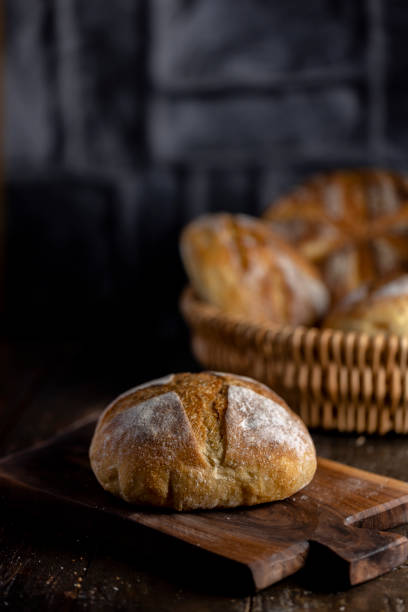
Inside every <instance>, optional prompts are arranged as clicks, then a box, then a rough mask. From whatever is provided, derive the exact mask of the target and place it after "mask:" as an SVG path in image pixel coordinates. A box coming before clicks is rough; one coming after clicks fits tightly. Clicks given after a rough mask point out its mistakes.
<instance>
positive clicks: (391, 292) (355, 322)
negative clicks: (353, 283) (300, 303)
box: [324, 274, 408, 336]
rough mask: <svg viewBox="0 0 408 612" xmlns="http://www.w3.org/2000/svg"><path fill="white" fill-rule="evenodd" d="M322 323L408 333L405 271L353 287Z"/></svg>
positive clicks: (400, 333) (359, 328)
mask: <svg viewBox="0 0 408 612" xmlns="http://www.w3.org/2000/svg"><path fill="white" fill-rule="evenodd" d="M324 327H331V328H334V329H342V330H344V331H361V332H365V333H368V334H377V333H379V332H386V333H392V334H397V335H400V336H401V335H402V336H403V335H408V274H403V275H399V276H394V277H392V278H390V279H388V280H383V281H379V282H374V283H370V284H366V285H362V286H361V287H359V288H358V289H355V290H354V291H353V292H352V293H351V294H350V295H349V296H347V297H346V298H345V299H344V300H343V301H342V302H340V304H339V305H338V306H337V307H336V308H334V310H333V312H331V313H330V314H329V315H328V317H327V318H326V320H325V321H324Z"/></svg>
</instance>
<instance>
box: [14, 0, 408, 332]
mask: <svg viewBox="0 0 408 612" xmlns="http://www.w3.org/2000/svg"><path fill="white" fill-rule="evenodd" d="M407 28H408V5H407V4H406V3H404V2H402V0H399V1H398V0H389V1H388V2H386V1H385V0H364V1H362V0H309V1H308V2H300V1H297V2H295V1H294V0H285V1H284V2H282V1H279V0H270V1H267V0H150V1H149V0H116V2H106V1H104V0H86V1H85V0H7V2H6V88H5V91H6V172H7V195H8V197H7V203H8V246H7V269H6V291H7V294H6V295H7V313H8V328H9V330H10V332H11V333H14V334H17V333H19V334H31V335H32V334H44V333H47V334H55V333H57V334H62V335H66V334H68V335H70V334H72V333H76V332H78V331H82V330H84V329H86V330H88V331H92V332H96V333H103V330H106V329H107V328H109V329H110V330H111V331H112V332H113V333H114V334H115V333H117V334H123V333H125V334H128V333H129V331H132V333H133V332H134V333H135V334H136V335H137V334H140V333H142V332H143V330H146V329H149V328H150V329H153V330H154V333H155V334H157V337H158V338H160V337H167V338H174V341H176V340H177V337H178V335H177V334H178V330H179V325H180V324H179V321H178V320H177V318H175V313H176V309H177V305H176V302H177V296H178V293H179V291H180V288H181V286H182V284H183V282H184V277H183V273H182V271H181V267H180V263H179V260H178V255H177V244H176V239H177V234H178V231H179V229H180V227H181V226H182V225H183V223H185V222H186V221H187V220H188V219H190V218H192V217H194V216H196V215H197V214H199V213H201V212H203V211H207V210H211V211H214V210H220V209H223V210H229V211H245V212H250V213H254V214H256V213H258V212H260V211H261V210H262V209H263V208H264V206H265V205H266V204H267V203H268V201H269V200H271V199H272V198H273V197H275V196H276V195H278V194H280V193H282V192H283V191H285V190H286V189H287V188H288V187H289V186H291V185H293V184H294V183H296V182H298V181H299V180H301V179H302V178H304V177H306V176H308V175H309V174H311V173H313V172H315V171H316V170H320V169H325V168H332V167H337V166H340V167H344V166H356V165H357V166H362V165H384V166H388V167H395V168H398V169H406V168H407V167H408V163H407V162H408V150H407V144H408V122H407V120H406V110H405V109H406V101H408V84H407V80H406V69H407V64H408V60H407V57H408V45H407V31H408V30H407Z"/></svg>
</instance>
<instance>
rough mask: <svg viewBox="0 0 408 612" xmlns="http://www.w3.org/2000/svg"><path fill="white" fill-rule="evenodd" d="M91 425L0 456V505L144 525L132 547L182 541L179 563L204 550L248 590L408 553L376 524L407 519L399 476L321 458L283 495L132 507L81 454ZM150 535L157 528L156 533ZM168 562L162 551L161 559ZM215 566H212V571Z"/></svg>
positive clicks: (363, 575)
mask: <svg viewBox="0 0 408 612" xmlns="http://www.w3.org/2000/svg"><path fill="white" fill-rule="evenodd" d="M94 426H95V417H93V418H92V419H88V420H87V421H85V422H82V423H80V424H76V425H74V426H72V428H70V429H69V430H67V431H65V432H64V433H62V434H61V435H58V436H56V437H54V438H52V439H50V440H48V441H46V442H45V443H43V444H41V445H39V446H37V447H34V448H31V449H29V450H26V451H23V452H20V453H16V454H14V455H10V456H8V457H6V458H4V459H2V460H1V461H0V496H1V500H2V503H3V504H4V503H5V502H8V503H9V504H16V503H17V504H18V505H20V506H21V505H22V502H24V509H26V510H27V511H28V512H30V511H34V510H35V509H37V510H38V508H41V511H43V509H44V508H46V507H53V514H54V516H55V514H56V513H55V504H58V506H59V507H60V508H63V507H65V508H67V507H69V508H70V510H69V512H70V513H71V514H70V516H71V520H73V517H74V516H77V515H78V518H79V519H80V520H82V517H84V516H85V514H87V515H88V516H89V512H91V515H92V517H93V521H92V522H93V523H95V524H96V523H97V521H96V520H94V519H96V518H97V517H98V516H103V517H104V518H105V519H107V520H108V522H109V524H110V528H109V529H108V530H106V527H105V528H104V530H103V533H102V534H101V537H103V535H104V534H105V533H107V531H111V532H113V533H115V531H114V525H115V521H116V524H117V522H118V520H119V522H120V523H121V525H122V526H123V525H125V526H126V533H127V534H129V538H130V537H131V535H130V534H131V533H134V528H135V526H137V529H136V533H137V534H140V533H141V531H143V532H144V540H143V539H142V538H140V537H139V535H138V536H137V540H136V541H137V543H138V546H139V548H140V546H141V542H142V541H144V542H146V541H147V542H149V538H150V542H152V541H153V540H152V538H153V537H154V538H155V539H154V542H155V544H154V546H155V554H157V556H158V555H159V554H160V556H162V555H163V554H165V553H164V549H165V547H166V546H167V545H168V543H169V541H171V542H178V543H180V541H182V542H184V543H187V545H186V546H187V547H186V549H185V551H184V552H183V556H184V558H185V559H187V561H188V560H189V559H192V558H193V557H189V551H190V552H192V551H195V552H197V549H199V550H200V551H207V553H211V555H210V557H211V558H212V559H216V560H218V561H220V560H223V561H227V562H230V564H231V563H232V567H233V568H235V569H236V570H237V574H236V575H237V576H238V575H239V572H238V569H241V570H242V569H243V568H244V569H245V571H247V572H249V575H250V576H251V577H252V580H253V583H254V585H255V587H256V588H264V587H266V586H268V585H270V584H272V583H274V582H276V581H278V580H280V579H281V578H283V577H284V576H287V575H289V574H292V573H294V572H296V571H297V570H298V569H300V568H301V567H303V566H304V565H305V564H306V565H308V564H312V565H313V572H314V573H315V574H316V573H317V575H319V576H321V577H322V580H324V578H323V577H324V576H327V575H330V574H333V573H336V574H342V575H343V576H344V577H345V578H346V579H347V581H348V583H349V584H358V583H360V582H364V581H365V580H369V579H371V578H374V577H376V576H378V575H380V574H382V573H384V572H386V571H388V570H390V569H392V568H393V567H396V566H397V565H399V564H401V563H403V562H404V561H405V560H406V559H407V557H408V540H407V539H406V538H405V537H403V536H401V535H398V534H395V533H386V532H383V531H378V530H382V529H388V528H391V527H395V526H397V525H401V524H403V523H406V522H408V484H407V483H404V482H401V481H398V480H394V479H391V478H385V477H383V476H379V475H377V474H372V473H369V472H365V471H362V470H358V469H355V468H352V467H349V466H346V465H343V464H341V463H336V462H334V461H329V460H328V459H322V458H320V459H319V461H318V469H317V473H316V476H315V478H314V480H313V481H312V483H311V484H310V485H308V486H307V487H306V488H305V489H303V490H302V491H300V492H299V493H297V494H296V495H294V496H292V497H291V498H289V499H287V500H285V501H281V502H275V503H271V504H264V505H262V506H255V507H252V508H242V509H234V510H228V511H206V512H189V513H172V512H163V511H151V510H149V511H146V510H140V509H138V508H134V507H131V506H129V505H127V504H125V503H124V502H122V501H120V500H117V499H116V498H114V497H113V496H111V495H109V494H108V493H106V492H105V491H103V490H102V488H101V487H100V485H99V484H98V483H97V481H96V480H95V478H94V476H93V474H92V472H91V469H90V465H89V461H88V446H89V442H90V439H91V436H92V432H93V429H94ZM34 501H35V504H34V503H32V502H34ZM73 509H76V511H77V514H75V512H72V510H73ZM56 516H57V517H59V516H62V514H61V515H59V514H58V513H57V514H56ZM60 520H62V519H60ZM158 532H159V533H160V534H162V535H161V536H160V537H159V539H158V540H157V533H158ZM146 534H147V538H146ZM163 534H166V535H167V536H171V537H170V538H169V537H166V535H163ZM199 554H200V555H201V554H205V553H202V552H200V553H199ZM308 561H309V563H308ZM174 562H175V557H174V555H173V556H171V555H170V556H169V563H173V564H174ZM190 564H191V563H190ZM215 567H216V564H210V568H212V569H213V571H215V569H214V568H215Z"/></svg>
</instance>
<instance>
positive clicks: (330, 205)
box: [264, 170, 408, 299]
mask: <svg viewBox="0 0 408 612" xmlns="http://www.w3.org/2000/svg"><path fill="white" fill-rule="evenodd" d="M264 218H265V219H267V220H268V221H269V222H270V223H271V224H272V227H273V229H274V230H275V231H277V232H278V233H280V234H281V235H282V236H284V237H285V238H286V239H288V240H290V241H291V242H292V243H293V244H295V245H296V246H297V247H298V248H299V249H300V250H301V251H302V253H303V254H304V255H306V257H308V258H309V259H310V261H313V262H314V263H316V264H317V265H318V266H319V268H320V270H321V272H322V275H323V278H324V280H325V281H326V283H327V285H328V286H329V287H330V289H331V291H332V293H333V295H334V297H335V298H336V299H338V298H341V297H342V296H344V295H346V294H347V293H349V292H350V291H351V290H353V289H354V288H356V287H358V286H359V285H361V284H362V283H364V282H368V281H371V280H372V279H374V278H376V277H378V276H379V275H383V274H387V273H389V272H391V271H393V270H398V269H401V268H402V267H404V266H406V265H407V264H408V240H407V237H408V179H407V178H405V177H404V176H402V175H399V174H397V173H394V172H387V171H380V170H340V171H336V172H331V173H328V174H322V175H318V176H315V177H313V178H312V179H311V180H309V181H307V182H305V183H304V184H303V185H301V186H300V187H298V188H296V189H295V190H293V191H292V192H291V193H289V194H288V195H287V196H285V197H283V198H281V199H279V200H278V201H277V202H275V203H273V204H272V205H271V206H270V207H268V208H267V210H266V211H265V213H264Z"/></svg>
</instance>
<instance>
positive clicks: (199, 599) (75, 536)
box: [0, 342, 408, 612]
mask: <svg viewBox="0 0 408 612" xmlns="http://www.w3.org/2000/svg"><path fill="white" fill-rule="evenodd" d="M183 350H184V349H183ZM168 354H169V357H168V360H167V362H166V359H161V360H160V362H159V360H158V359H157V355H155V354H152V355H150V356H149V355H147V356H146V355H145V354H141V352H140V348H139V347H138V346H137V345H132V346H128V347H124V346H119V347H118V346H116V347H114V348H112V347H107V346H103V345H102V346H101V345H96V343H95V344H94V343H90V344H89V345H88V346H87V347H82V348H81V349H78V348H76V347H73V346H63V347H55V346H48V347H44V346H42V347H41V349H39V348H38V346H27V345H25V346H22V345H21V344H16V343H10V342H7V343H6V342H3V343H2V344H1V345H0V372H1V381H0V382H1V387H0V400H1V419H0V453H1V454H2V455H5V454H7V453H10V452H13V451H15V450H18V449H21V448H24V447H26V446H28V445H31V444H33V443H36V442H38V441H40V440H42V439H45V438H47V437H48V436H50V435H52V434H54V433H56V432H57V431H59V430H62V429H64V428H65V427H66V426H67V425H69V424H70V423H72V422H73V421H75V420H77V419H79V418H81V417H83V416H85V415H87V414H89V413H91V412H93V411H95V410H98V409H102V408H103V406H104V405H105V404H106V403H107V402H108V401H109V400H110V399H111V398H112V397H114V395H115V394H116V393H118V392H119V391H121V390H124V389H126V388H127V387H129V386H130V385H132V384H135V383H137V382H139V381H141V380H144V379H147V378H149V377H153V376H158V375H161V374H164V373H165V372H166V370H169V371H177V370H181V369H186V368H190V369H192V368H195V367H196V366H195V364H194V363H193V362H192V360H191V358H190V357H189V356H188V353H187V351H184V352H183V351H181V352H180V351H177V352H176V355H175V354H174V351H173V352H172V351H169V352H168ZM169 364H171V366H170V367H169ZM313 435H314V439H315V442H316V445H317V448H318V452H319V453H320V454H321V455H323V456H325V457H329V458H332V459H336V460H341V461H344V462H345V463H349V464H350V465H355V466H358V467H360V468H364V469H368V470H372V471H376V472H378V473H380V474H385V475H389V476H393V477H396V478H400V479H405V480H408V438H403V437H398V436H387V437H384V438H378V437H367V438H366V437H363V436H358V435H340V434H337V435H336V434H327V433H322V432H316V433H314V434H313ZM50 469H52V466H50ZM61 477H63V475H61ZM0 512H1V514H2V521H1V524H0V592H1V595H0V606H2V607H4V608H5V609H9V610H48V609H58V610H71V609H86V610H91V609H92V610H94V609H95V610H146V611H150V610H151V611H152V612H153V611H154V612H159V611H161V610H163V611H166V610H169V611H170V610H171V611H173V610H178V611H183V610H194V611H196V612H200V611H207V610H208V611H210V610H211V612H222V611H224V610H228V611H232V612H250V611H251V612H272V611H275V610H299V609H302V610H303V609H313V610H328V609H332V610H339V611H343V610H344V611H345V610H370V611H375V610H385V611H388V610H389V611H390V612H391V611H392V612H403V611H404V610H408V563H407V564H405V565H403V566H402V567H400V568H398V569H396V570H394V571H392V572H390V573H388V574H386V575H384V576H382V577H380V578H378V579H376V580H374V581H371V582H368V583H366V584H363V585H360V586H357V587H354V588H351V589H349V590H347V591H344V592H330V591H329V592H327V591H325V590H324V585H321V588H320V589H318V588H317V587H316V586H313V585H312V584H309V583H308V582H307V580H306V581H305V578H304V577H301V576H300V575H294V576H292V577H291V578H288V579H286V580H284V581H282V582H281V583H279V584H277V585H274V586H272V587H270V588H269V589H266V590H265V591H262V592H261V593H258V594H256V595H253V596H247V597H238V596H231V595H230V594H228V593H222V592H220V591H219V589H218V587H217V588H216V589H215V588H214V581H213V580H212V576H211V575H210V574H208V575H203V576H200V575H198V576H197V577H196V578H197V579H196V580H195V581H194V583H193V584H192V583H191V582H189V581H186V579H185V576H183V574H182V572H181V571H180V572H178V571H177V563H175V567H172V568H171V571H169V573H166V571H163V568H161V569H160V570H159V569H158V568H155V567H154V566H152V565H151V563H147V562H145V559H144V557H143V555H142V554H141V553H140V552H139V551H137V550H135V551H134V554H130V555H129V553H127V554H126V555H125V556H124V555H121V552H120V547H119V550H118V549H115V550H112V549H110V548H107V547H106V546H105V543H104V537H103V534H101V535H100V536H99V537H98V535H97V536H95V534H93V535H91V534H87V533H84V532H83V531H81V530H76V528H75V525H61V524H59V525H58V521H57V525H58V526H54V525H53V526H51V525H47V524H38V525H36V524H33V523H32V521H29V520H27V521H25V520H24V513H25V509H24V508H23V509H22V510H21V516H20V515H16V514H15V513H14V514H11V513H10V512H9V511H8V509H7V508H1V509H0ZM26 515H27V516H28V513H27V512H26ZM398 531H399V532H400V533H404V534H405V535H408V528H400V529H399V530H398Z"/></svg>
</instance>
